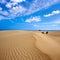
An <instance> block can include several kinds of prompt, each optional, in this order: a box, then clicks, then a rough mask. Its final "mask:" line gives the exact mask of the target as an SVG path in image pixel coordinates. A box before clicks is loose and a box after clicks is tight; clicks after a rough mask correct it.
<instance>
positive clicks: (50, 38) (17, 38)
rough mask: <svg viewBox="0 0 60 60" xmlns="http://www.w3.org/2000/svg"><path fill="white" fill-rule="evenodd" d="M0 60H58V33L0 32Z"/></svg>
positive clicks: (59, 40)
mask: <svg viewBox="0 0 60 60" xmlns="http://www.w3.org/2000/svg"><path fill="white" fill-rule="evenodd" d="M0 60H60V32H49V33H48V34H42V33H41V32H38V31H0Z"/></svg>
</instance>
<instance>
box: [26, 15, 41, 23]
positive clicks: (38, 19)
mask: <svg viewBox="0 0 60 60" xmlns="http://www.w3.org/2000/svg"><path fill="white" fill-rule="evenodd" d="M39 21H41V18H40V16H35V17H30V18H29V19H26V20H25V22H28V23H31V22H39Z"/></svg>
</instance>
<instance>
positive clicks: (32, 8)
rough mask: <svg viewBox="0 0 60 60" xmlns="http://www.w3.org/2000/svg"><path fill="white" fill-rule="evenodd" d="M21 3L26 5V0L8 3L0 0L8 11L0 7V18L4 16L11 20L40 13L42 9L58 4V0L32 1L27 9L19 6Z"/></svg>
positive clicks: (11, 0)
mask: <svg viewBox="0 0 60 60" xmlns="http://www.w3.org/2000/svg"><path fill="white" fill-rule="evenodd" d="M22 2H25V3H26V2H27V0H10V1H9V2H7V1H6V0H0V3H1V4H5V7H6V8H7V9H8V10H5V11H4V10H3V8H2V7H0V16H1V15H4V16H6V17H7V19H9V18H10V19H13V18H15V17H17V16H24V15H30V14H32V13H35V12H37V11H40V10H41V9H43V8H46V7H49V6H51V5H53V4H55V3H58V2H60V0H53V1H52V0H33V1H32V3H30V5H29V7H28V8H27V7H25V6H24V5H23V4H22V5H21V4H19V3H22ZM28 3H29V2H28ZM1 10H2V11H1ZM1 12H2V13H1ZM3 12H6V13H8V15H7V14H6V13H5V14H3ZM53 13H55V12H53ZM4 16H3V17H4ZM3 19H4V18H3Z"/></svg>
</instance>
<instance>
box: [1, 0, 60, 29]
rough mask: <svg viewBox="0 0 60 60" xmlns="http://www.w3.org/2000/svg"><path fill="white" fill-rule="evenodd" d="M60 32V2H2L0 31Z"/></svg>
mask: <svg viewBox="0 0 60 60" xmlns="http://www.w3.org/2000/svg"><path fill="white" fill-rule="evenodd" d="M39 29H40V30H60V0H0V30H39Z"/></svg>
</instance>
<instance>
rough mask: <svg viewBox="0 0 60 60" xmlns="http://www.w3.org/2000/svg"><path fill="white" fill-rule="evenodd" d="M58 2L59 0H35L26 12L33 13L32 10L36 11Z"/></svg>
mask: <svg viewBox="0 0 60 60" xmlns="http://www.w3.org/2000/svg"><path fill="white" fill-rule="evenodd" d="M58 2H60V1H59V0H53V1H52V0H35V1H33V3H32V4H31V5H30V7H29V9H28V11H27V13H26V15H27V14H31V13H34V12H37V11H39V10H41V9H43V8H47V7H49V6H51V5H53V4H56V3H58Z"/></svg>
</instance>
